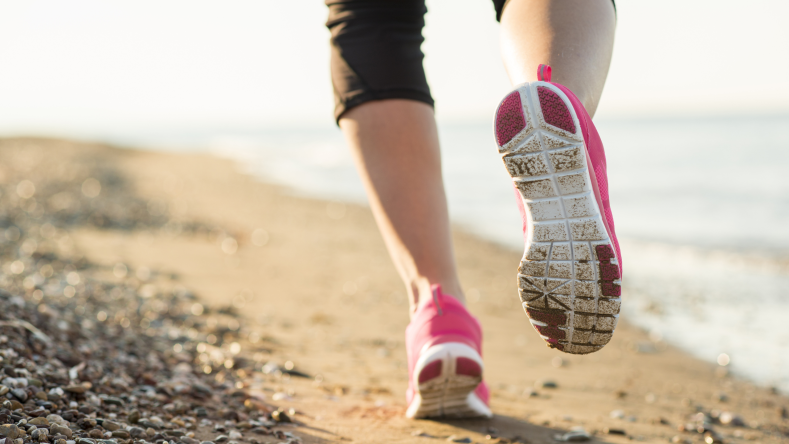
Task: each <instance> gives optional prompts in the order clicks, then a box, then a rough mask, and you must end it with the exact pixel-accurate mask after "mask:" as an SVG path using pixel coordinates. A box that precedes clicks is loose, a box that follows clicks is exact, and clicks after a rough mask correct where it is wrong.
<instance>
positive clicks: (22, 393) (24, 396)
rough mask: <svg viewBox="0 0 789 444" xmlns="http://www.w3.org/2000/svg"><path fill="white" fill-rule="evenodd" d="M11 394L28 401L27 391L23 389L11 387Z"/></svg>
mask: <svg viewBox="0 0 789 444" xmlns="http://www.w3.org/2000/svg"><path fill="white" fill-rule="evenodd" d="M11 394H12V395H14V397H15V398H16V399H18V400H19V401H20V402H25V401H27V392H26V391H24V390H22V389H18V388H17V389H11Z"/></svg>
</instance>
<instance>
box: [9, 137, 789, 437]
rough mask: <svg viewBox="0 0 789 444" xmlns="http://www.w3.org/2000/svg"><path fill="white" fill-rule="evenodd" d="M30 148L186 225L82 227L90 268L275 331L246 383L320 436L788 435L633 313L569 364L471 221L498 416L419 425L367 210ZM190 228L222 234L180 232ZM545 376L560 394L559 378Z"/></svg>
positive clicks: (174, 166) (193, 169) (385, 270)
mask: <svg viewBox="0 0 789 444" xmlns="http://www.w3.org/2000/svg"><path fill="white" fill-rule="evenodd" d="M7 143H8V141H6V144H7ZM26 143H28V144H30V146H34V148H31V149H32V150H34V151H37V152H39V153H41V155H43V156H46V157H47V158H49V159H50V160H51V159H53V158H55V159H56V158H58V156H62V157H63V158H64V159H66V158H68V159H71V160H72V161H73V159H74V158H78V159H84V160H85V161H87V160H88V159H92V160H91V161H93V162H103V163H105V164H107V165H110V166H111V167H112V168H114V169H115V170H117V172H118V174H119V175H120V176H121V177H123V178H124V180H125V181H126V184H127V185H128V186H129V187H130V189H131V192H133V193H134V195H135V196H136V197H138V198H139V199H142V200H144V201H147V202H148V205H147V209H148V211H149V212H150V213H151V214H165V213H166V214H167V215H168V217H170V218H171V219H172V221H173V222H174V223H173V224H164V225H161V226H153V227H145V226H143V227H140V228H132V229H114V228H101V227H96V226H84V225H82V226H80V225H76V226H74V227H72V228H70V229H69V230H70V235H71V238H72V239H73V240H74V248H75V249H76V251H78V252H79V254H81V255H84V258H85V260H87V261H90V262H92V263H96V264H101V265H106V266H107V267H113V266H114V265H115V264H118V263H123V264H125V265H126V266H127V267H128V268H129V269H141V268H146V269H149V270H156V272H157V275H158V276H167V279H169V280H171V281H172V282H174V283H175V284H177V285H180V286H183V287H185V288H187V289H189V290H190V291H191V292H193V293H194V294H195V295H197V297H198V298H200V300H201V302H202V303H203V304H205V305H206V306H208V307H214V308H218V307H225V306H228V305H234V306H235V307H236V309H237V311H238V312H239V313H240V316H243V317H244V318H245V322H246V323H247V324H249V325H252V326H254V327H253V329H254V330H255V332H256V333H255V334H256V335H258V336H259V337H261V338H263V339H262V340H261V341H257V337H258V336H256V337H255V340H254V341H253V340H250V341H249V342H254V343H255V344H256V345H255V346H256V347H258V348H260V351H259V352H258V353H257V354H256V355H255V361H256V365H255V370H257V371H256V372H255V373H253V374H252V375H251V376H249V375H247V376H249V379H250V381H251V382H249V383H247V385H246V386H245V389H247V390H249V391H254V392H255V394H256V396H259V397H260V398H261V399H265V400H266V402H267V403H269V404H271V405H274V406H281V407H284V408H286V409H289V408H294V409H295V411H296V412H295V415H294V419H295V420H296V421H297V423H298V425H293V426H288V427H290V428H291V430H292V431H293V433H294V434H296V435H298V436H300V437H302V439H303V440H304V442H307V443H311V442H314V443H322V442H365V443H378V442H381V443H383V442H387V443H392V442H394V443H397V442H416V443H420V442H424V443H428V442H436V441H446V440H447V439H450V438H453V437H454V439H456V440H459V441H457V442H502V443H506V442H524V443H526V442H528V443H551V442H556V441H555V439H554V437H555V436H556V435H561V434H563V433H566V432H567V431H568V430H570V429H572V428H573V427H582V428H584V429H585V430H586V431H587V432H589V433H590V434H592V438H593V440H594V441H596V442H610V443H623V442H629V441H631V440H638V441H643V442H655V443H657V442H661V443H664V442H669V440H671V439H672V438H674V437H677V438H674V439H675V441H674V442H685V440H686V441H687V442H704V435H703V434H701V433H698V431H697V430H696V428H698V426H699V425H700V424H701V422H699V421H697V420H701V421H706V427H707V428H711V429H714V431H715V433H716V434H717V435H719V436H720V437H722V439H723V440H724V442H746V441H752V442H789V419H787V416H789V414H787V412H786V409H788V408H789V400H787V398H785V397H782V396H780V395H778V394H775V393H773V392H772V391H771V390H770V389H769V388H765V387H757V386H755V385H753V384H751V383H749V382H747V381H743V380H741V379H738V378H737V377H736V375H729V374H727V372H726V371H725V368H722V367H719V366H717V365H713V364H710V363H705V362H701V361H699V360H697V359H695V358H693V357H690V356H688V355H687V354H685V353H683V352H681V351H678V350H677V349H675V348H673V347H671V346H670V345H667V344H664V343H661V342H657V343H656V342H653V341H651V340H650V338H649V336H648V335H647V334H646V333H645V332H643V331H641V330H639V329H637V328H635V327H633V326H631V325H630V324H629V323H628V322H627V319H623V320H622V321H620V324H619V327H618V329H617V331H616V334H615V335H614V339H613V340H612V341H611V343H610V344H608V345H607V346H606V347H605V348H604V349H603V350H602V351H601V352H598V353H595V354H592V355H588V356H571V355H566V354H562V353H560V352H557V351H555V350H551V349H548V348H547V347H545V346H544V344H543V341H542V340H541V339H540V338H539V337H538V336H537V335H536V333H535V332H534V331H533V330H532V328H531V326H530V325H529V323H528V320H527V318H526V316H525V315H524V313H523V310H522V309H521V307H520V303H519V300H518V297H517V287H516V282H515V277H514V274H515V271H516V268H517V264H518V261H519V259H520V256H521V253H520V252H517V251H510V250H507V249H505V248H502V247H499V246H497V245H493V244H491V243H489V242H486V241H483V240H480V239H478V238H476V237H473V236H470V235H468V234H466V233H463V232H462V231H460V230H456V231H455V233H454V237H455V241H456V251H457V259H458V263H459V266H460V274H461V280H462V284H463V285H464V287H465V288H466V291H467V296H468V299H469V307H470V310H471V311H472V312H473V313H474V314H475V315H477V316H478V317H479V319H480V321H481V323H482V325H483V328H484V331H485V339H484V345H483V353H484V357H485V365H486V369H485V373H486V380H487V381H488V384H489V385H490V387H491V392H492V401H491V406H492V409H493V411H494V413H495V415H496V416H495V417H494V418H493V419H490V420H483V419H477V420H465V421H460V420H453V421H428V420H418V421H412V420H407V419H405V418H403V413H404V411H405V400H404V392H405V388H406V385H407V374H406V371H407V370H406V356H405V350H404V348H403V329H404V327H405V325H406V324H407V322H408V313H407V303H406V300H405V292H404V290H403V288H402V285H401V283H400V282H399V280H398V277H397V275H396V274H395V271H394V269H393V267H392V265H391V262H390V259H389V257H388V255H387V253H386V250H385V248H384V245H383V242H382V240H381V239H380V237H379V235H378V232H377V230H376V227H375V223H374V221H373V219H372V216H371V214H370V212H369V210H368V209H366V208H364V207H361V206H356V205H348V204H340V203H335V202H326V201H321V200H315V199H310V198H305V197H299V196H294V195H292V194H290V193H289V192H288V190H284V189H282V188H280V187H277V186H274V185H270V184H265V183H261V182H259V181H257V180H255V179H253V178H251V177H248V176H246V175H243V174H241V173H239V172H238V168H237V166H236V165H234V164H233V162H231V161H228V160H223V159H218V158H216V157H212V156H208V155H195V154H187V155H184V154H166V153H157V152H149V151H135V150H130V149H123V150H121V149H116V148H111V147H104V146H98V145H86V144H80V143H76V142H74V143H64V142H54V141H47V140H38V141H33V142H30V141H28V142H26ZM65 145H67V146H68V149H63V147H64V146H65ZM3 155H5V151H4V150H0V156H3ZM36 174H45V172H43V173H42V172H41V171H39V172H37V173H36ZM188 223H199V224H200V226H206V227H211V226H214V227H222V229H214V230H210V231H206V230H204V231H200V230H197V231H189V230H183V229H180V228H178V227H183V226H186V225H188ZM174 227H175V228H174ZM256 230H257V231H256ZM256 244H257V245H256ZM624 303H627V295H626V294H625V295H624ZM261 344H264V345H265V347H263V346H261ZM267 362H276V363H278V364H281V365H285V364H286V363H287V362H290V363H292V364H293V365H295V368H296V369H298V370H299V371H301V372H304V373H305V374H306V375H308V376H309V378H300V377H296V376H289V375H288V374H287V372H286V373H282V372H271V373H268V374H266V373H264V372H261V370H262V369H263V365H264V364H265V363H267ZM287 367H289V365H286V368H287ZM254 381H256V382H254ZM545 381H551V382H554V383H555V385H556V388H545V387H543V386H542V384H541V383H543V382H545ZM721 412H733V413H734V414H736V415H737V416H738V417H739V418H741V419H742V423H743V425H742V426H733V425H731V424H729V425H724V424H720V420H721V419H723V420H724V422H725V420H726V419H727V418H728V416H727V415H722V416H721V415H720V414H721ZM699 413H700V414H701V415H700V416H698V415H699ZM694 415H697V416H696V417H695V418H694V417H693V416H694ZM691 423H692V424H691ZM681 428H687V429H691V428H692V429H693V430H691V431H687V432H683V431H680V429H681ZM702 431H703V430H702ZM204 433H208V432H204ZM245 436H246V435H245ZM210 438H211V437H210V436H208V435H205V436H203V437H201V439H210ZM464 438H468V441H463V439H464ZM256 439H258V441H259V442H261V443H262V442H278V441H277V440H274V439H271V437H267V436H262V437H258V438H256ZM239 441H240V442H249V441H247V440H245V439H240V440H239Z"/></svg>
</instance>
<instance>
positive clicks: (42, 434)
mask: <svg viewBox="0 0 789 444" xmlns="http://www.w3.org/2000/svg"><path fill="white" fill-rule="evenodd" d="M47 435H48V431H47V429H35V430H33V433H32V434H31V435H30V436H32V437H33V439H35V440H36V441H46V440H47Z"/></svg>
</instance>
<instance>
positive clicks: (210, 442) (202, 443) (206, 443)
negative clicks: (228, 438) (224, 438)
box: [200, 441, 214, 444]
mask: <svg viewBox="0 0 789 444" xmlns="http://www.w3.org/2000/svg"><path fill="white" fill-rule="evenodd" d="M200 444H214V442H213V441H200Z"/></svg>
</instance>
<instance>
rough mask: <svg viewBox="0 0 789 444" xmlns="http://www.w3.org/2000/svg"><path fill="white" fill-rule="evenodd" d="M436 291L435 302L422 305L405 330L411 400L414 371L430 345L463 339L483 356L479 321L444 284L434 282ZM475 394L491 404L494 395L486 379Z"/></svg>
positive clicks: (408, 392) (463, 341)
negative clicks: (450, 293) (441, 285)
mask: <svg viewBox="0 0 789 444" xmlns="http://www.w3.org/2000/svg"><path fill="white" fill-rule="evenodd" d="M433 292H434V294H435V299H434V301H433V302H432V303H430V304H425V305H422V306H421V307H420V308H419V309H418V310H417V311H416V313H414V316H413V318H412V319H411V323H410V324H408V327H406V329H405V345H406V353H407V356H408V376H409V378H408V380H409V382H408V390H407V391H406V401H407V402H408V403H410V402H411V400H412V399H413V395H414V391H415V387H414V386H413V384H414V377H413V371H414V368H415V367H416V362H417V360H418V359H419V354H420V352H421V351H422V349H423V348H425V346H426V345H427V346H428V347H429V346H432V345H437V344H440V343H445V342H459V343H462V344H466V345H468V346H470V347H471V348H473V349H474V350H476V351H477V352H478V353H479V354H480V356H482V327H481V326H480V325H479V321H477V319H476V318H475V317H474V316H472V315H471V313H469V312H468V310H466V307H464V306H463V304H461V303H460V302H459V301H458V300H457V299H455V298H453V297H452V296H450V295H448V294H444V293H443V292H442V291H441V287H440V286H438V285H434V286H433ZM430 371H435V368H431V370H430ZM430 371H429V372H430ZM469 371H470V370H469ZM419 376H421V375H419ZM474 393H476V394H477V396H478V397H479V398H480V399H481V400H482V401H483V402H484V403H485V404H488V400H489V397H490V394H489V392H488V387H487V385H485V382H482V383H480V384H479V385H478V386H477V388H476V389H475V390H474Z"/></svg>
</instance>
